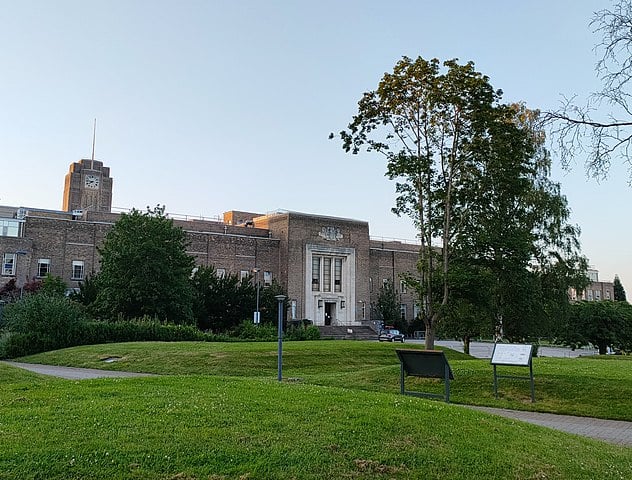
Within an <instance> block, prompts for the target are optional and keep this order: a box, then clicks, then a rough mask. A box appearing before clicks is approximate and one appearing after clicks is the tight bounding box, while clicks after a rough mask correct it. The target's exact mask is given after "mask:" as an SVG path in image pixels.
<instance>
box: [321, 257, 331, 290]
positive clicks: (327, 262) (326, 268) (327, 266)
mask: <svg viewBox="0 0 632 480" xmlns="http://www.w3.org/2000/svg"><path fill="white" fill-rule="evenodd" d="M323 292H331V257H323Z"/></svg>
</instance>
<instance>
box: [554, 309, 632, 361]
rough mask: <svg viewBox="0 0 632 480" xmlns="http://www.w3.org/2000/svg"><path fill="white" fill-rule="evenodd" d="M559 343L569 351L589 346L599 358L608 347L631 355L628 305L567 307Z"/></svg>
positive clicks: (631, 327) (631, 326) (631, 321)
mask: <svg viewBox="0 0 632 480" xmlns="http://www.w3.org/2000/svg"><path fill="white" fill-rule="evenodd" d="M559 341H560V342H561V343H563V344H565V345H568V346H570V347H573V348H578V347H582V346H585V345H590V344H592V345H595V346H596V347H597V348H599V353H600V354H601V355H603V354H605V353H607V350H608V347H613V348H616V349H622V350H627V351H632V305H630V304H629V303H627V302H613V301H611V300H601V301H594V302H577V303H575V304H573V305H571V308H570V314H569V316H568V318H567V320H566V322H565V323H564V324H563V326H562V328H561V329H560V332H559Z"/></svg>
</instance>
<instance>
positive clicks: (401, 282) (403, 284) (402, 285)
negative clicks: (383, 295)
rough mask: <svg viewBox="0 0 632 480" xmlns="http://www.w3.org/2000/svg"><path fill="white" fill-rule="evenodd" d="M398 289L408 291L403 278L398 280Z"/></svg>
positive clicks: (401, 291)
mask: <svg viewBox="0 0 632 480" xmlns="http://www.w3.org/2000/svg"><path fill="white" fill-rule="evenodd" d="M399 291H400V293H408V287H407V285H406V282H405V281H404V280H400V281H399Z"/></svg>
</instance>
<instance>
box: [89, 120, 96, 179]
mask: <svg viewBox="0 0 632 480" xmlns="http://www.w3.org/2000/svg"><path fill="white" fill-rule="evenodd" d="M96 139H97V119H96V118H95V119H94V127H93V128H92V165H90V167H91V168H92V169H93V170H94V144H95V142H96Z"/></svg>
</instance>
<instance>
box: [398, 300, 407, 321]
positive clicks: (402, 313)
mask: <svg viewBox="0 0 632 480" xmlns="http://www.w3.org/2000/svg"><path fill="white" fill-rule="evenodd" d="M399 316H400V318H401V319H402V320H406V304H405V303H402V304H400V306H399Z"/></svg>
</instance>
